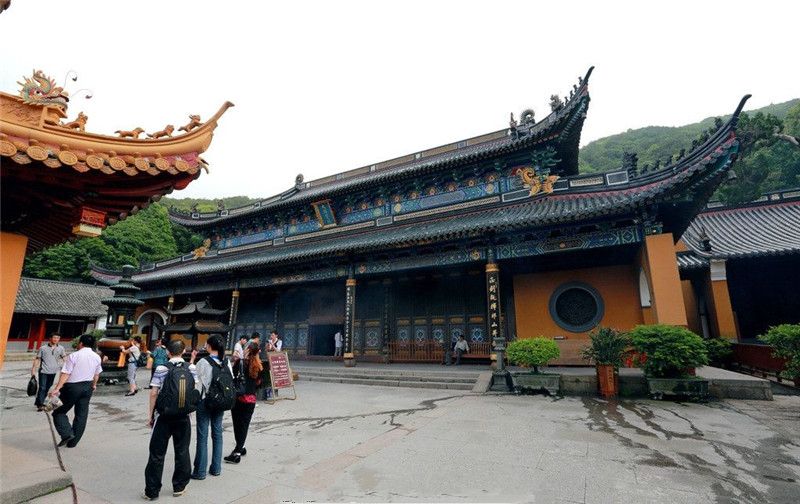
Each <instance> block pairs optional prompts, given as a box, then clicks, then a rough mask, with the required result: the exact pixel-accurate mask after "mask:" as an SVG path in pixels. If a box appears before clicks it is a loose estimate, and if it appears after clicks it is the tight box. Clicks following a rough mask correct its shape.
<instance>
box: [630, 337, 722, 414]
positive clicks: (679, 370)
mask: <svg viewBox="0 0 800 504" xmlns="http://www.w3.org/2000/svg"><path fill="white" fill-rule="evenodd" d="M630 337H631V343H632V344H633V347H634V348H635V349H636V351H637V352H638V353H640V354H644V357H645V358H644V359H642V358H639V359H637V362H638V364H639V366H640V367H641V368H642V370H643V371H644V375H645V377H646V378H647V387H648V389H649V392H650V396H651V397H652V398H653V399H663V398H664V396H681V397H688V398H692V399H700V400H703V401H704V400H707V399H708V380H703V379H700V378H696V377H694V376H692V373H693V372H694V368H695V367H697V366H703V365H705V364H707V363H708V357H707V354H706V346H705V343H704V342H703V338H701V337H700V336H698V335H697V334H695V333H693V332H692V331H690V330H689V329H686V328H685V327H680V326H670V325H664V324H659V325H640V326H636V327H635V328H633V330H632V331H631V332H630Z"/></svg>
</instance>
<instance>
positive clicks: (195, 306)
mask: <svg viewBox="0 0 800 504" xmlns="http://www.w3.org/2000/svg"><path fill="white" fill-rule="evenodd" d="M228 310H230V308H224V309H215V308H212V307H211V305H210V304H209V302H208V300H206V301H195V302H191V303H188V304H187V305H186V306H182V307H180V308H176V309H174V310H167V313H168V314H169V315H192V314H194V313H199V314H201V315H222V314H224V313H227V312H228Z"/></svg>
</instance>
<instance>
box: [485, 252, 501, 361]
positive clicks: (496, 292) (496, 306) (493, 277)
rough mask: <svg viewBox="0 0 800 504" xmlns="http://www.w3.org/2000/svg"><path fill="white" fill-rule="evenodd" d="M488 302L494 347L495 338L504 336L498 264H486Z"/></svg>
mask: <svg viewBox="0 0 800 504" xmlns="http://www.w3.org/2000/svg"><path fill="white" fill-rule="evenodd" d="M486 285H487V291H488V292H487V296H486V298H487V302H488V306H487V308H488V310H487V311H488V315H489V341H491V342H492V347H494V339H495V338H498V337H500V336H502V334H503V330H502V328H501V326H500V269H499V268H498V267H497V265H496V264H487V265H486Z"/></svg>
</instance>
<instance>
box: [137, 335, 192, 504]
mask: <svg viewBox="0 0 800 504" xmlns="http://www.w3.org/2000/svg"><path fill="white" fill-rule="evenodd" d="M185 349H186V345H185V344H184V343H183V341H181V340H171V341H170V342H169V343H167V356H168V357H169V362H171V363H173V364H175V365H176V366H188V368H189V371H191V373H192V376H193V377H194V379H195V384H196V383H197V372H196V370H195V366H194V364H186V362H185V361H184V360H183V357H182V355H183V352H184V350H185ZM168 373H169V368H168V367H167V366H166V365H164V364H162V365H160V366H158V367H157V368H156V370H155V373H154V374H153V379H152V381H151V382H150V387H151V389H150V419H149V424H150V427H151V428H152V429H153V431H152V433H151V434H150V456H149V458H148V459H147V466H146V467H145V469H144V484H145V487H144V494H143V495H142V498H143V499H144V500H155V499H157V498H158V494H159V492H160V491H161V476H162V474H163V473H164V457H165V456H166V454H167V447H168V446H169V439H170V438H172V443H173V446H174V448H175V471H174V472H173V473H172V495H173V497H180V496H181V495H183V494H184V493H186V485H188V484H189V479H190V476H191V474H192V460H191V458H190V456H189V445H190V444H191V441H192V423H191V421H190V420H189V414H188V413H187V414H185V415H176V416H163V415H157V414H156V413H157V412H156V398H157V397H158V392H159V390H161V387H162V385H163V384H164V379H165V378H166V377H167V374H168Z"/></svg>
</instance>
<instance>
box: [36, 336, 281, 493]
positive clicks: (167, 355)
mask: <svg viewBox="0 0 800 504" xmlns="http://www.w3.org/2000/svg"><path fill="white" fill-rule="evenodd" d="M59 341H60V335H59V334H57V333H54V334H53V335H52V336H51V338H50V343H49V344H48V345H46V346H43V347H42V348H40V349H39V351H38V352H37V354H36V359H35V360H34V363H33V366H32V367H31V375H32V376H35V374H36V373H37V372H38V374H39V382H40V383H41V388H40V389H39V393H38V394H37V396H36V401H35V405H36V407H37V409H39V410H40V411H41V410H42V409H43V408H44V405H45V401H46V400H47V398H48V397H49V398H51V400H52V399H53V398H54V397H59V399H60V401H61V405H60V406H59V407H58V408H56V409H55V410H54V411H53V423H54V425H55V428H56V430H57V431H58V433H59V435H60V436H61V441H60V442H59V443H58V446H59V447H64V446H66V447H68V448H73V447H75V446H76V445H77V444H78V442H79V441H80V439H81V437H82V435H83V433H84V430H85V429H86V421H87V418H88V413H89V401H90V399H91V397H92V393H93V391H94V390H96V388H97V381H98V379H99V376H100V373H102V366H101V362H102V360H101V357H100V356H99V355H98V353H96V352H95V351H94V345H95V338H94V336H92V335H91V334H84V335H82V336H81V337H80V339H79V341H78V345H77V346H78V351H77V352H73V353H72V354H70V355H69V356H66V353H65V352H64V349H63V348H62V347H61V346H60V345H59ZM141 346H142V342H141V338H140V337H138V336H135V337H134V338H132V344H131V345H130V346H129V347H127V348H126V347H124V346H122V347H120V351H121V352H122V355H124V356H125V357H124V358H125V360H126V361H127V364H128V383H129V391H128V392H127V393H126V394H125V395H126V396H132V395H135V394H136V393H137V392H138V389H137V388H136V381H135V375H136V368H137V367H139V366H138V365H137V364H138V363H139V362H140V359H139V357H140V356H141V355H142V352H143V350H142V347H141ZM264 346H265V348H266V350H267V351H268V352H269V351H279V350H280V349H281V347H282V342H281V340H280V338H278V334H277V333H276V332H274V331H273V332H272V333H271V334H270V338H269V339H268V340H267V342H266V343H265V345H264ZM205 350H206V351H207V352H208V356H206V357H203V358H202V359H200V360H199V362H197V363H196V364H195V359H196V358H197V354H198V352H197V350H193V351H192V352H191V357H190V359H189V362H186V361H185V360H184V357H183V355H184V353H185V351H186V346H185V343H184V342H183V341H182V340H179V339H174V340H167V339H162V340H158V341H156V343H155V348H154V350H153V351H152V352H150V353H149V354H150V357H151V358H152V359H153V365H152V371H151V378H150V385H149V387H148V388H149V389H150V401H149V408H148V411H149V416H148V424H149V426H150V428H151V429H152V430H151V436H150V445H149V458H148V462H147V466H146V468H145V491H144V494H142V498H143V499H145V500H154V499H157V498H158V496H159V493H160V491H161V477H162V474H163V469H164V460H165V456H166V452H167V447H168V445H169V440H170V438H171V439H172V440H173V446H174V449H175V470H174V473H173V476H172V487H173V496H175V497H179V496H181V495H183V494H184V493H185V492H186V485H187V484H188V483H189V481H190V480H191V479H195V480H203V479H205V478H206V476H207V475H209V474H210V475H212V476H219V475H220V473H221V472H222V462H223V460H224V461H225V462H227V463H231V464H238V463H239V462H240V461H241V458H242V457H243V456H244V455H246V454H247V448H246V447H245V442H246V440H247V432H248V430H249V427H250V420H251V419H252V416H253V412H254V410H255V406H256V401H257V398H256V395H257V392H258V389H259V388H260V387H263V386H264V385H265V383H263V381H264V380H263V379H262V377H263V371H264V365H263V364H262V361H261V344H260V335H259V334H258V333H253V334H252V336H251V337H250V338H248V337H246V336H242V337H240V339H239V341H237V343H236V345H235V347H234V351H233V358H232V360H229V359H227V358H226V357H225V341H224V339H223V338H222V337H221V336H219V335H214V336H211V337H210V338H208V340H207V341H206V344H205ZM62 361H63V367H61V375H60V377H59V380H58V383H57V384H56V386H55V387H54V388H53V390H52V391H51V392H50V393H49V394H48V393H47V391H48V389H49V388H50V385H51V384H52V383H53V381H54V379H55V376H56V373H57V372H58V369H59V365H60V363H61V362H62ZM186 373H188V374H186ZM221 374H227V376H228V381H227V382H228V383H233V381H234V380H237V381H239V382H240V384H241V388H240V390H239V391H238V393H235V392H234V393H233V396H232V399H233V398H234V397H235V403H233V404H232V407H231V406H228V407H223V408H216V407H211V406H210V405H209V404H208V402H209V401H207V400H206V399H207V396H208V395H209V393H210V391H211V390H212V389H213V388H214V387H213V386H212V382H214V381H220V382H221V383H225V380H222V379H220V378H218V377H220V375H221ZM180 380H183V381H180ZM181 386H183V387H187V388H185V389H184V390H183V391H180V392H177V390H178V389H179V388H180V387H181ZM192 395H196V396H197V402H196V405H195V404H194V403H193V402H192V400H191V396H192ZM174 398H177V399H175V401H177V402H176V404H178V405H179V406H178V407H177V409H176V408H175V407H173V408H172V409H168V408H167V407H164V406H163V405H164V404H166V403H168V402H169V401H171V400H172V399H174ZM160 399H161V400H160ZM175 401H173V402H175ZM187 401H188V402H187ZM159 403H162V404H161V407H160V406H159ZM189 403H191V405H189ZM187 405H189V407H187ZM73 407H74V408H75V414H74V419H73V422H72V424H70V422H69V420H68V419H67V413H68V412H69V411H70V410H71V409H72V408H73ZM165 408H166V409H165ZM181 408H182V409H181ZM227 409H230V410H231V420H232V422H233V434H234V438H235V446H234V448H233V451H232V452H231V453H230V455H228V456H226V457H224V459H223V457H222V448H223V447H222V419H223V416H224V414H225V411H227ZM192 411H195V412H196V415H197V416H196V425H195V431H196V445H195V454H194V463H193V464H192V462H191V459H190V454H189V445H190V443H191V420H190V413H191V412H192ZM209 431H210V433H211V458H210V461H209V457H208V437H209Z"/></svg>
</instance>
